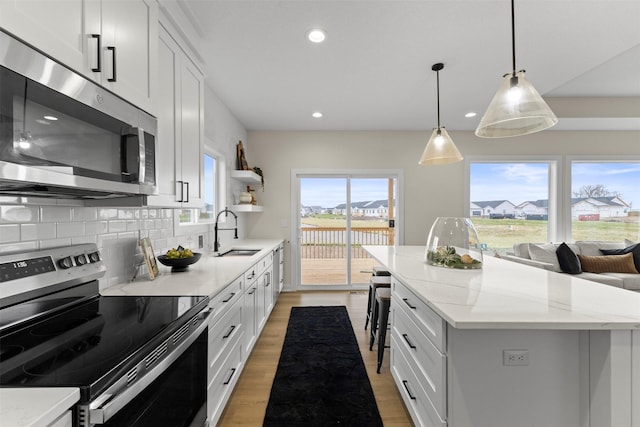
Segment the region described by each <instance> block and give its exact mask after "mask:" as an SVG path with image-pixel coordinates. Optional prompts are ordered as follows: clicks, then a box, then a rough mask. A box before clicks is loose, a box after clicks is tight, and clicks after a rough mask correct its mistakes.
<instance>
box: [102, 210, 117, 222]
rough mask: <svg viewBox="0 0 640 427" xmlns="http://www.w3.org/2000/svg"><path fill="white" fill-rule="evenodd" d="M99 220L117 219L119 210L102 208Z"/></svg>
mask: <svg viewBox="0 0 640 427" xmlns="http://www.w3.org/2000/svg"><path fill="white" fill-rule="evenodd" d="M98 218H100V219H117V218H118V209H115V208H101V209H98Z"/></svg>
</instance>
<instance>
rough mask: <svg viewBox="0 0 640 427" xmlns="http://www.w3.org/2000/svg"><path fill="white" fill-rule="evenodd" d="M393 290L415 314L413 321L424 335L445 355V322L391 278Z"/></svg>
mask: <svg viewBox="0 0 640 427" xmlns="http://www.w3.org/2000/svg"><path fill="white" fill-rule="evenodd" d="M391 289H392V294H393V295H394V296H395V297H396V298H397V299H398V300H399V301H400V304H402V305H403V306H405V307H406V308H407V309H409V310H410V312H411V313H412V314H413V316H412V318H413V320H414V321H415V322H416V324H417V325H419V327H420V329H421V330H422V331H423V332H424V334H425V335H426V336H427V337H429V339H430V340H431V341H432V342H433V344H434V345H435V346H436V347H437V348H438V350H440V351H441V352H443V353H444V352H445V349H446V344H445V343H446V331H447V329H446V323H445V321H444V320H443V319H442V318H441V317H440V316H438V314H437V313H436V312H435V311H433V310H432V309H430V308H429V307H428V306H427V304H425V303H424V302H423V301H422V300H421V299H420V298H418V297H417V296H416V295H415V294H414V293H413V292H412V291H411V290H409V288H408V287H407V286H405V285H404V284H402V283H401V282H399V281H398V280H397V279H396V278H395V277H392V278H391Z"/></svg>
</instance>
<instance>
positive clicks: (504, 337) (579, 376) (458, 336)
mask: <svg viewBox="0 0 640 427" xmlns="http://www.w3.org/2000/svg"><path fill="white" fill-rule="evenodd" d="M581 336H582V334H581V332H580V331H563V330H469V329H455V328H452V327H449V328H448V333H447V383H448V388H447V390H448V396H447V402H448V406H447V408H448V409H447V412H448V415H447V421H448V423H449V426H451V427H481V426H491V427H509V426H522V427H526V426H531V427H533V426H545V427H567V426H576V427H578V426H581V425H584V424H582V421H583V418H584V417H585V416H586V414H587V413H588V407H589V403H588V400H584V398H585V395H584V393H583V390H584V389H585V387H588V378H589V375H588V372H587V371H586V370H585V367H586V366H588V365H587V363H588V361H587V360H584V358H585V357H588V354H587V353H584V352H581V347H582V346H581ZM509 350H517V351H520V350H526V351H527V352H528V358H529V359H528V364H526V365H515V366H510V365H507V364H505V361H504V353H503V352H504V351H509ZM585 362H587V363H585ZM585 381H586V382H587V383H586V384H585ZM587 425H588V424H587ZM592 426H593V427H595V425H593V424H592Z"/></svg>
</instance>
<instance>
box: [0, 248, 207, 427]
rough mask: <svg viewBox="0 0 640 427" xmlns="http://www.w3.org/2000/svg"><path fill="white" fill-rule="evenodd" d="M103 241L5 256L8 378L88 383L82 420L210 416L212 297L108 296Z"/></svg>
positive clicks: (79, 412) (3, 361) (0, 294)
mask: <svg viewBox="0 0 640 427" xmlns="http://www.w3.org/2000/svg"><path fill="white" fill-rule="evenodd" d="M105 270H106V268H105V265H104V262H103V260H102V257H101V254H100V253H99V251H98V250H97V247H96V245H95V244H85V245H76V246H69V247H63V248H54V249H47V250H43V251H37V252H29V253H19V254H11V255H2V256H0V386H2V387H78V388H79V389H80V395H81V399H80V402H79V403H78V404H77V405H76V407H75V408H74V425H75V426H81V427H87V426H92V425H105V426H127V427H130V426H203V425H206V388H207V384H206V378H207V316H208V314H209V311H208V298H207V297H184V296H175V297H173V296H163V297H133V296H123V297H115V296H109V297H104V296H100V295H99V292H98V281H97V279H98V278H99V277H101V276H102V275H103V274H104V273H105Z"/></svg>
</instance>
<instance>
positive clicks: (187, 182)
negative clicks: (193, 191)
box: [184, 181, 189, 203]
mask: <svg viewBox="0 0 640 427" xmlns="http://www.w3.org/2000/svg"><path fill="white" fill-rule="evenodd" d="M184 185H186V186H187V191H186V193H187V200H185V201H184V202H185V203H189V181H185V182H184Z"/></svg>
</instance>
